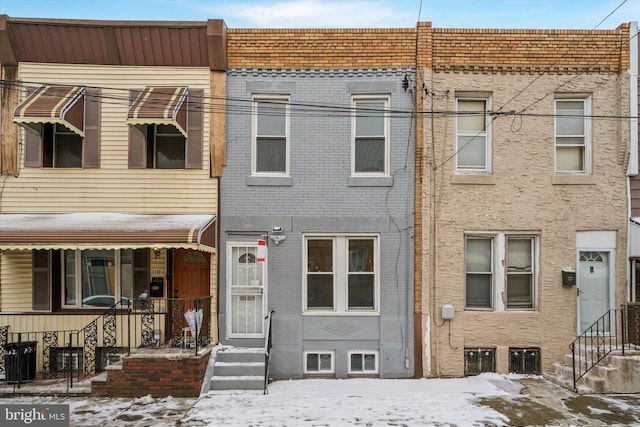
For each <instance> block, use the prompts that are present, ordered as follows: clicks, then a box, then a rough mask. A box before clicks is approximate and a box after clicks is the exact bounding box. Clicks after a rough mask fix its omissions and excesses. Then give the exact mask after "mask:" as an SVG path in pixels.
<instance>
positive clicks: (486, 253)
mask: <svg viewBox="0 0 640 427" xmlns="http://www.w3.org/2000/svg"><path fill="white" fill-rule="evenodd" d="M537 247H538V239H537V236H535V235H530V234H519V233H493V234H491V233H483V234H467V235H466V236H465V309H496V310H498V311H500V310H531V309H535V308H536V303H535V302H536V294H537V285H536V281H537V276H536V273H537V270H538V255H537V252H538V250H537Z"/></svg>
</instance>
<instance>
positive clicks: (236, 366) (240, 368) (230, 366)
mask: <svg viewBox="0 0 640 427" xmlns="http://www.w3.org/2000/svg"><path fill="white" fill-rule="evenodd" d="M213 373H214V375H216V376H221V377H223V376H243V375H250V376H259V375H262V376H264V362H220V361H216V363H215V364H214V365H213Z"/></svg>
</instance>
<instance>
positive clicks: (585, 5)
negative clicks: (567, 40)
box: [0, 0, 640, 30]
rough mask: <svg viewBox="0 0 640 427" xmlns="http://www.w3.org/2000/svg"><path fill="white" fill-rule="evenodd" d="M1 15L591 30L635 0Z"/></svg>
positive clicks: (331, 2) (426, 1) (103, 4)
mask: <svg viewBox="0 0 640 427" xmlns="http://www.w3.org/2000/svg"><path fill="white" fill-rule="evenodd" d="M616 9H617V10H616ZM614 10H616V11H615V12H613V11H614ZM612 12H613V14H611V13H612ZM0 13H3V14H7V15H9V16H11V17H31V18H73V19H117V20H163V21H164V20H180V21H182V20H186V21H204V20H206V19H209V18H221V19H224V20H225V22H226V24H227V26H228V27H230V28H257V27H267V28H281V27H297V28H300V27H302V28H304V27H309V28H318V27H326V28H349V27H414V26H415V23H416V22H417V21H418V20H420V21H431V22H432V23H433V26H434V27H441V28H580V29H588V30H591V29H594V28H595V27H596V26H598V25H599V24H600V22H601V21H602V20H603V19H605V18H606V17H607V16H608V15H609V14H611V16H609V17H608V18H607V19H606V20H605V21H604V22H602V23H601V24H600V25H599V26H598V28H599V29H612V28H616V27H617V26H618V25H620V24H621V23H623V22H630V21H638V20H639V19H640V0H626V1H624V0H422V1H421V0H0Z"/></svg>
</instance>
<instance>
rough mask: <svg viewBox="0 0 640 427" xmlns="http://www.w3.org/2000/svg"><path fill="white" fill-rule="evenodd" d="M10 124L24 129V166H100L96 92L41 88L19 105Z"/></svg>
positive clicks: (97, 99)
mask: <svg viewBox="0 0 640 427" xmlns="http://www.w3.org/2000/svg"><path fill="white" fill-rule="evenodd" d="M13 121H14V122H15V123H17V124H18V125H20V126H22V127H23V128H25V134H24V135H25V158H24V165H25V167H42V168H91V167H98V166H99V165H100V129H99V127H100V126H99V122H100V92H99V90H97V89H85V88H84V87H82V86H41V87H39V88H37V89H35V90H34V91H33V92H31V93H30V94H29V96H28V97H27V98H26V99H25V100H24V101H22V103H20V104H19V105H18V106H17V107H16V109H15V111H14V115H13Z"/></svg>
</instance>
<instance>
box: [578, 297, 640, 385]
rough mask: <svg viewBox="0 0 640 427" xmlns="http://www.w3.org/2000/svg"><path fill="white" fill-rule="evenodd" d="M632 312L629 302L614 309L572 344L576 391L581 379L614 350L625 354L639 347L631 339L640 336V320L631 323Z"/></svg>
mask: <svg viewBox="0 0 640 427" xmlns="http://www.w3.org/2000/svg"><path fill="white" fill-rule="evenodd" d="M632 315H633V312H632V311H630V306H627V305H623V306H622V307H621V308H614V309H611V310H609V311H608V312H606V313H605V314H603V315H602V316H601V317H600V318H599V319H598V320H596V321H595V322H594V323H593V324H592V325H591V326H589V327H588V328H587V329H586V330H585V331H584V332H582V334H580V336H578V337H577V338H576V339H575V340H574V341H573V342H572V343H571V344H570V345H569V348H570V349H571V356H572V364H573V389H574V390H577V384H578V381H580V379H581V378H582V377H584V376H585V375H586V374H587V373H588V372H589V371H590V370H591V369H593V367H595V366H596V365H597V364H598V363H600V362H601V361H602V360H603V359H604V358H605V357H607V355H609V354H610V353H611V352H613V351H614V350H617V351H620V352H621V354H622V355H623V356H624V354H625V350H630V349H633V348H637V347H638V346H637V344H635V343H633V342H632V341H631V340H630V339H629V338H630V337H631V336H640V335H638V334H640V331H638V329H639V328H640V322H629V320H631V319H632ZM630 326H631V328H630ZM634 334H636V335H634Z"/></svg>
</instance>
